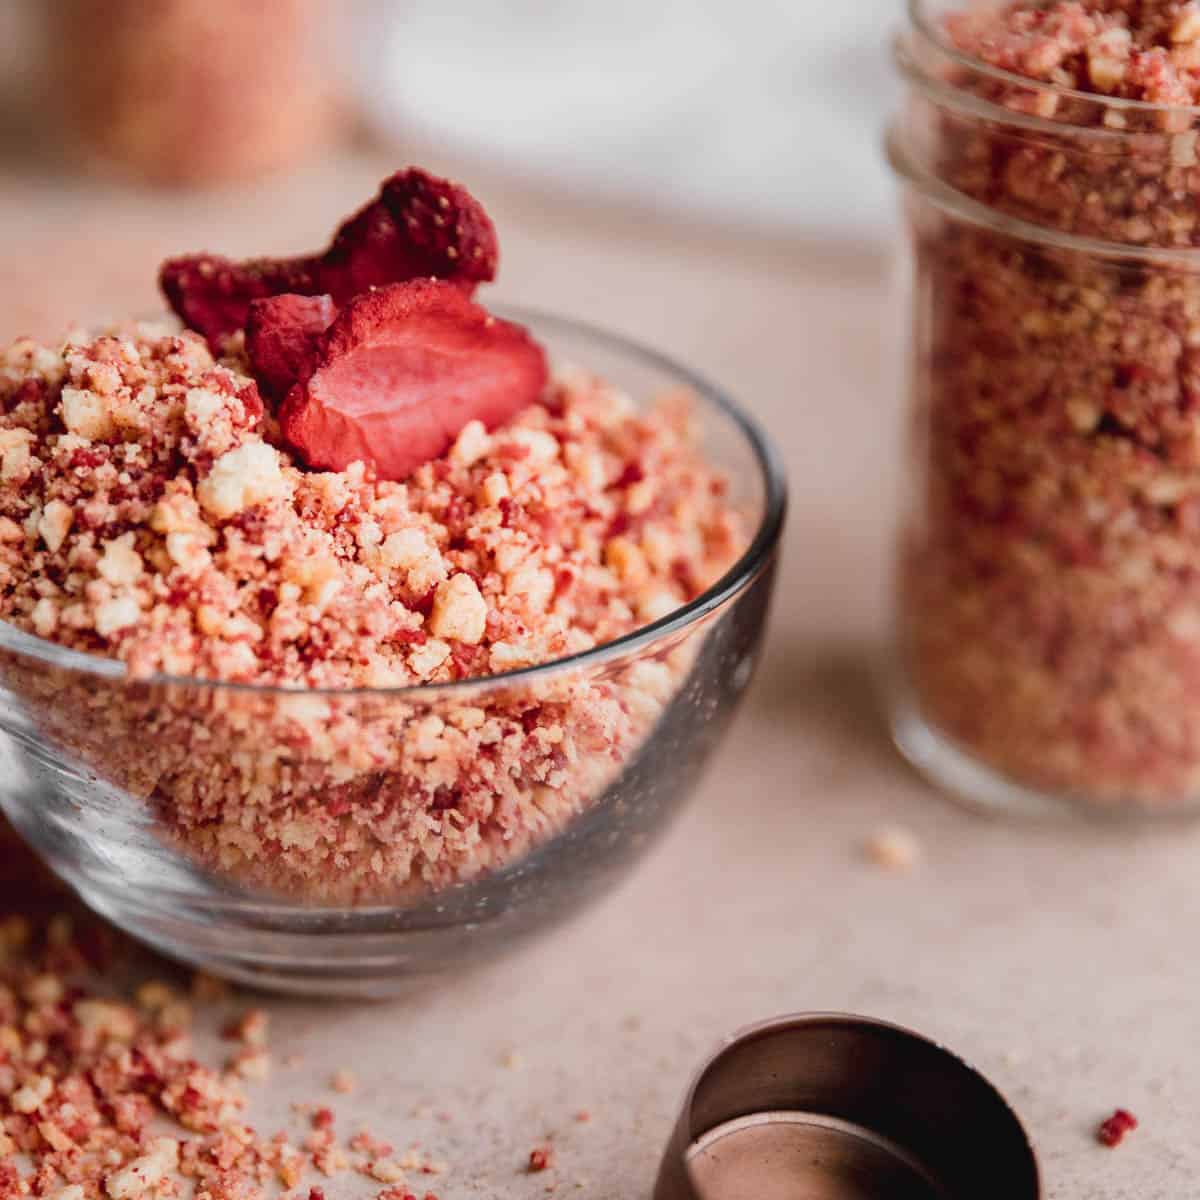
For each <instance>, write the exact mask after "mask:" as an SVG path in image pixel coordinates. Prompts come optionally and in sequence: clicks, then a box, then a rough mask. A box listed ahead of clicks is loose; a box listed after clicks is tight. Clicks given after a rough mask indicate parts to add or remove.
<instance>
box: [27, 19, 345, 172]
mask: <svg viewBox="0 0 1200 1200" xmlns="http://www.w3.org/2000/svg"><path fill="white" fill-rule="evenodd" d="M33 11H36V12H37V14H38V15H39V17H40V25H41V28H40V30H39V31H38V32H40V33H41V34H44V41H43V56H42V61H43V65H44V68H45V76H46V78H45V100H46V104H45V110H46V112H47V113H48V115H49V116H50V117H51V119H52V120H54V121H56V123H57V126H58V132H59V133H61V137H62V143H63V149H64V151H65V152H66V154H67V155H68V156H70V157H71V158H75V159H76V160H78V161H82V162H83V163H85V164H86V165H87V166H89V167H90V168H93V169H99V170H101V171H106V172H116V173H120V174H124V175H129V176H132V177H135V178H139V179H143V180H148V181H152V182H155V183H165V184H206V183H216V182H221V181H225V180H233V179H244V178H249V177H253V176H255V175H257V174H259V173H261V172H264V171H270V170H273V169H277V168H282V167H287V166H290V165H293V164H295V163H297V162H299V161H301V160H303V159H305V158H308V157H310V156H311V155H313V154H315V153H316V152H318V151H319V150H321V149H323V148H324V147H326V146H327V145H328V144H329V143H330V142H331V141H332V139H333V138H334V137H335V135H336V133H337V132H338V130H339V128H340V127H341V125H342V120H341V116H342V114H341V107H340V105H339V101H338V95H337V87H336V84H335V80H336V79H337V78H338V71H337V64H336V62H335V61H333V57H332V56H333V48H334V46H335V44H336V37H335V36H333V35H334V34H335V33H336V31H335V30H334V29H332V28H331V26H332V24H333V22H334V21H335V20H336V19H337V16H338V14H339V13H340V12H341V5H338V4H330V3H328V0H270V2H269V3H264V2H248V0H153V2H152V3H150V2H147V0H52V2H51V3H43V4H40V5H38V6H36V8H35V10H33Z"/></svg>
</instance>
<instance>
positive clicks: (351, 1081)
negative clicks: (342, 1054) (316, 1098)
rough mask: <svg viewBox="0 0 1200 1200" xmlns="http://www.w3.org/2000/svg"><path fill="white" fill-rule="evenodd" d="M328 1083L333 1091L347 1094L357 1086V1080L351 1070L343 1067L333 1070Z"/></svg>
mask: <svg viewBox="0 0 1200 1200" xmlns="http://www.w3.org/2000/svg"><path fill="white" fill-rule="evenodd" d="M329 1085H330V1087H332V1088H333V1090H334V1091H335V1092H339V1093H340V1094H341V1095H343V1096H347V1095H349V1094H350V1093H351V1092H352V1091H354V1089H355V1088H356V1087H357V1086H358V1080H357V1079H356V1078H355V1076H354V1072H353V1071H347V1070H345V1069H344V1068H343V1069H342V1070H340V1071H334V1073H333V1078H332V1079H331V1080H330V1081H329Z"/></svg>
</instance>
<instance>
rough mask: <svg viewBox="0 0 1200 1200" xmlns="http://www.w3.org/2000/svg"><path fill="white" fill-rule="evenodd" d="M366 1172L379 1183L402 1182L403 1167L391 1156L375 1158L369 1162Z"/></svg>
mask: <svg viewBox="0 0 1200 1200" xmlns="http://www.w3.org/2000/svg"><path fill="white" fill-rule="evenodd" d="M367 1173H368V1174H369V1175H370V1176H371V1178H372V1179H377V1180H378V1181H379V1182H380V1183H403V1182H404V1168H403V1167H402V1166H401V1165H400V1164H399V1163H398V1162H396V1160H395V1159H393V1158H385V1159H377V1160H376V1161H375V1162H372V1163H369V1164H368V1166H367Z"/></svg>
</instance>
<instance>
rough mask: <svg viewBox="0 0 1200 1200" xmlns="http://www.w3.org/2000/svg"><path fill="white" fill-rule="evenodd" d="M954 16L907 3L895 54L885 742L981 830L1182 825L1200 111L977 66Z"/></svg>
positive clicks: (1195, 585)
mask: <svg viewBox="0 0 1200 1200" xmlns="http://www.w3.org/2000/svg"><path fill="white" fill-rule="evenodd" d="M964 3H966V0H960V3H958V4H947V3H945V0H941V2H935V0H911V2H910V23H909V26H908V28H907V29H906V30H905V31H904V33H903V34H902V35H901V36H900V38H899V39H898V41H897V43H896V61H897V64H898V66H899V69H900V72H901V73H902V75H903V77H904V78H905V80H906V81H907V97H906V100H905V103H904V105H903V108H902V111H901V112H900V114H899V116H898V118H897V120H896V122H895V124H894V126H893V128H892V130H891V132H890V135H889V139H888V151H889V157H890V159H891V162H892V164H893V167H894V168H895V171H896V172H897V174H898V176H899V178H900V180H901V182H902V196H903V204H904V212H905V217H906V222H905V223H906V237H905V250H906V255H905V259H906V263H907V266H908V268H909V269H908V270H907V271H906V275H907V280H908V283H909V284H910V285H911V295H910V297H909V300H908V303H909V309H908V311H909V313H910V317H911V325H910V327H908V328H907V329H906V339H907V344H908V346H909V348H910V353H909V357H908V363H907V365H906V370H907V377H908V386H909V388H910V393H911V437H910V447H911V454H912V459H911V463H910V467H909V470H908V472H907V475H906V477H907V478H908V479H909V480H910V482H911V486H910V489H909V494H908V496H907V497H906V499H905V502H904V505H903V509H902V518H901V519H902V534H901V542H900V553H899V569H898V622H897V631H898V632H897V654H896V669H895V672H894V679H895V689H894V701H893V705H894V706H893V725H894V730H895V735H896V739H897V742H898V744H899V745H900V747H901V749H902V750H903V751H904V752H905V754H906V755H907V756H908V757H909V758H910V759H911V760H912V761H914V762H915V763H916V764H917V765H919V766H920V767H921V768H922V769H923V770H924V771H925V772H926V773H927V774H928V775H930V776H931V777H933V778H934V779H935V780H936V781H937V782H939V783H940V784H942V785H943V786H945V787H947V788H948V789H949V790H950V791H952V792H953V793H956V794H957V795H959V796H960V797H962V798H964V799H966V800H969V801H971V802H973V803H975V804H977V805H982V806H985V807H988V808H992V809H1002V810H1006V811H1014V810H1016V811H1020V812H1024V813H1032V814H1047V813H1049V814H1054V813H1061V812H1064V811H1070V812H1105V813H1114V814H1130V813H1156V814H1178V813H1181V812H1184V811H1192V810H1196V809H1197V808H1200V250H1198V249H1197V247H1200V205H1198V199H1200V164H1198V162H1197V123H1198V121H1200V110H1194V109H1178V108H1176V109H1172V108H1166V107H1162V106H1158V105H1152V104H1147V103H1144V102H1137V101H1124V100H1116V99H1111V98H1109V97H1105V96H1098V95H1092V94H1088V93H1082V92H1077V91H1070V90H1067V89H1064V88H1057V87H1054V86H1051V85H1047V84H1042V83H1037V82H1034V81H1032V80H1029V79H1025V78H1023V77H1021V76H1018V75H1014V74H1010V73H1008V72H1006V71H1003V70H999V69H996V68H993V67H990V66H986V65H984V64H981V63H979V62H977V61H974V60H972V59H971V58H969V57H967V56H965V55H963V54H962V53H960V52H959V51H958V50H957V49H956V48H955V45H954V39H953V36H952V33H951V32H950V31H949V27H948V25H947V21H946V17H947V13H948V12H949V11H951V10H953V9H955V8H959V7H961V5H962V4H964ZM1100 67H1101V69H1102V67H1103V64H1100Z"/></svg>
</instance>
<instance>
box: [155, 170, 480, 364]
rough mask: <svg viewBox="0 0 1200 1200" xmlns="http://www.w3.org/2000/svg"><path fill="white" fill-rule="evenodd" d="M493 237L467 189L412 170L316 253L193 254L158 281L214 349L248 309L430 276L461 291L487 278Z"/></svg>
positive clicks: (346, 296) (168, 267)
mask: <svg viewBox="0 0 1200 1200" xmlns="http://www.w3.org/2000/svg"><path fill="white" fill-rule="evenodd" d="M498 259H499V248H498V245H497V241H496V230H495V227H494V226H493V225H492V222H491V219H490V218H489V217H488V215H487V213H485V212H484V211H483V208H482V206H481V205H480V204H479V202H478V201H477V200H476V199H475V198H474V197H473V196H472V195H471V194H470V192H468V191H467V190H466V189H465V188H463V187H459V186H458V185H457V184H454V183H450V182H449V181H447V180H445V179H438V178H437V177H436V176H433V175H430V174H428V173H427V172H425V171H422V170H420V169H418V168H416V167H409V168H408V169H407V170H404V171H397V172H396V174H395V175H392V176H390V177H389V178H388V179H386V180H384V182H383V185H382V187H381V188H380V191H379V195H378V196H377V197H376V198H375V199H374V200H372V201H371V202H370V203H369V204H368V205H366V207H365V208H362V209H360V210H359V211H358V212H357V213H355V214H354V216H352V217H350V218H349V219H348V220H347V221H345V222H344V223H343V224H342V225H341V226H340V228H339V229H338V231H337V233H336V234H335V235H334V238H333V241H332V242H331V243H330V246H329V248H328V249H327V250H326V251H325V252H324V253H322V254H316V255H308V256H304V257H301V258H283V259H270V258H257V259H248V260H246V261H244V262H236V261H234V260H232V259H228V258H222V257H221V256H219V255H212V254H197V255H190V256H187V257H184V258H174V259H170V260H168V261H167V262H165V263H164V264H163V266H162V269H161V271H160V274H159V284H160V286H161V287H162V290H163V294H164V295H165V296H166V298H167V301H168V302H169V303H170V305H171V307H172V308H173V309H174V310H175V312H176V313H177V314H178V315H179V317H180V319H181V320H182V321H183V323H184V324H185V325H187V326H188V328H189V329H195V330H196V331H197V332H199V333H202V334H203V335H204V336H205V337H206V338H207V339H208V341H209V343H210V345H212V347H213V348H214V349H215V350H219V349H220V345H221V342H222V340H223V339H224V338H225V337H227V336H228V335H229V334H231V333H233V332H235V331H236V330H238V329H242V328H244V327H245V325H246V319H247V316H248V310H249V307H250V302H251V301H253V300H258V299H262V298H264V297H267V296H278V295H282V294H284V293H288V292H290V293H294V294H297V295H304V296H314V295H321V294H326V295H329V296H331V297H332V298H333V302H334V304H335V305H337V306H338V307H341V306H342V305H344V304H346V303H347V302H348V301H350V300H352V299H353V298H354V297H355V296H358V295H361V294H362V293H363V292H365V291H368V290H369V289H370V288H373V287H382V286H383V285H384V284H389V283H402V282H404V281H406V280H409V279H420V278H428V277H436V278H438V279H444V280H449V281H451V282H454V283H457V284H458V285H459V286H461V287H463V288H464V289H465V290H467V291H468V292H471V291H473V290H474V289H475V286H476V285H477V284H479V283H484V282H487V281H488V280H491V279H495V277H496V265H497V262H498Z"/></svg>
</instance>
